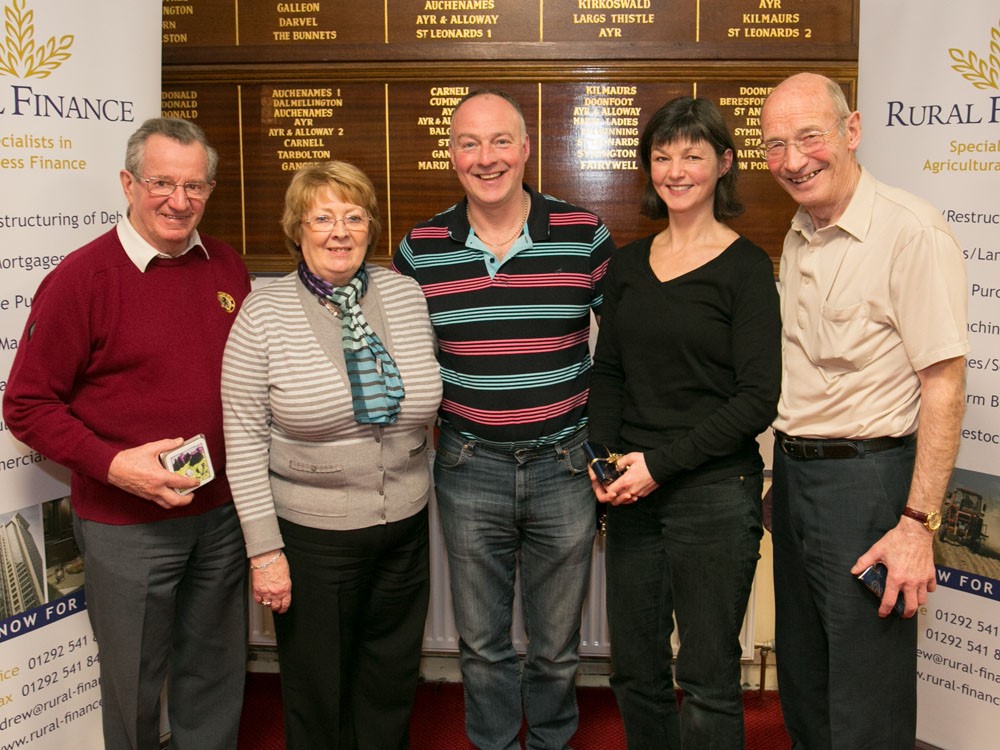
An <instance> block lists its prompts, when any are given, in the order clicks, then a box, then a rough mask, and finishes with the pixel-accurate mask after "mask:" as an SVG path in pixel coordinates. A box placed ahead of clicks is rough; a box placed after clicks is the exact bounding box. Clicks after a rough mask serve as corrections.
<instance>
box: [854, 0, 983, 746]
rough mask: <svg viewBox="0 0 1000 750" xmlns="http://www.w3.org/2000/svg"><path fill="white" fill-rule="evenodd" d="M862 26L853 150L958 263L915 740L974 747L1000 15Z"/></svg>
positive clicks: (896, 4) (872, 18)
mask: <svg viewBox="0 0 1000 750" xmlns="http://www.w3.org/2000/svg"><path fill="white" fill-rule="evenodd" d="M860 32H861V33H860V49H859V56H858V68H859V82H858V91H859V97H858V99H859V101H858V108H859V110H860V111H861V114H862V117H863V123H864V139H863V141H862V146H861V148H860V149H859V155H860V159H861V161H862V163H863V164H864V165H865V166H866V167H868V168H869V169H871V170H872V171H873V172H875V173H876V174H878V175H879V176H880V177H881V179H884V180H887V181H890V182H892V183H894V184H897V185H899V186H901V187H903V188H905V189H906V190H909V191H911V192H913V193H916V194H917V195H919V196H921V197H923V198H925V199H926V200H928V201H930V202H931V203H932V204H933V205H934V206H935V207H936V208H938V209H939V210H940V211H941V214H942V216H943V217H944V218H945V219H946V220H947V222H948V224H949V226H950V228H951V230H952V231H953V232H954V234H955V236H956V237H957V239H958V241H959V244H960V245H961V247H962V252H963V255H964V257H965V261H966V270H967V274H968V294H969V297H968V335H969V343H970V346H971V351H970V353H969V355H968V357H967V361H966V394H965V417H964V421H963V425H962V431H961V446H960V449H959V454H958V460H957V463H956V469H955V471H954V473H953V475H952V478H951V481H950V483H949V486H948V491H947V492H946V494H945V497H944V498H942V506H941V526H940V527H939V528H938V530H937V532H936V536H935V540H934V555H935V563H936V566H937V590H936V591H935V592H934V593H933V594H931V595H930V596H929V597H928V601H927V604H926V606H925V607H923V608H921V610H920V611H919V617H920V628H919V634H920V636H919V637H920V640H919V646H918V654H917V656H918V666H917V669H918V695H919V713H918V737H919V738H920V739H921V740H922V741H923V742H925V743H928V744H929V745H931V746H934V747H941V748H948V749H949V750H960V749H961V748H970V749H971V748H982V747H984V746H985V745H984V744H983V742H984V739H983V738H985V737H996V736H997V735H998V733H1000V478H998V476H997V474H998V468H997V467H998V466H1000V462H998V460H997V459H998V456H1000V380H998V376H997V374H998V373H1000V14H998V11H997V4H996V3H995V2H992V1H987V0H958V1H957V2H955V3H951V4H949V5H948V6H947V10H946V11H945V9H944V8H943V7H942V6H941V5H940V3H937V2H934V1H933V0H920V1H919V2H914V1H912V0H906V1H905V2H903V0H895V1H890V2H886V1H885V0H877V1H876V0H865V1H864V2H862V5H861V30H860ZM987 744H988V743H987Z"/></svg>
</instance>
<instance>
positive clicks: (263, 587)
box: [250, 550, 292, 614]
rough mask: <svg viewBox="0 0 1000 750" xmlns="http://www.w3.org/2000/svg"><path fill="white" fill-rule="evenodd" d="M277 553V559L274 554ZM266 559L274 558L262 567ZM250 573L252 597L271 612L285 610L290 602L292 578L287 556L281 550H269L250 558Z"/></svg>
mask: <svg viewBox="0 0 1000 750" xmlns="http://www.w3.org/2000/svg"><path fill="white" fill-rule="evenodd" d="M275 555H278V558H277V559H274V556H275ZM268 560H274V562H272V563H271V564H270V565H267V567H264V568H259V569H255V568H257V566H260V565H264V564H265V563H267V562H268ZM250 575H251V576H252V577H253V598H254V600H255V601H256V602H257V603H258V604H260V605H261V606H264V607H268V608H269V609H270V610H271V611H272V612H276V613H278V614H281V613H282V612H287V611H288V607H289V605H291V603H292V579H291V576H290V575H289V570H288V558H286V557H285V555H284V553H283V552H281V550H271V551H270V552H265V553H263V554H261V555H256V556H255V557H251V558H250Z"/></svg>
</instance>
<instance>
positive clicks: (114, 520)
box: [3, 119, 250, 750]
mask: <svg viewBox="0 0 1000 750" xmlns="http://www.w3.org/2000/svg"><path fill="white" fill-rule="evenodd" d="M217 161H218V157H217V155H216V153H215V151H214V150H213V149H212V148H211V146H209V144H208V143H207V141H206V139H205V135H204V133H202V131H201V130H200V129H199V128H198V127H197V126H195V125H193V124H191V123H188V122H185V121H183V120H167V119H153V120H149V121H147V122H146V123H144V124H143V125H142V127H140V128H139V130H137V131H136V132H135V133H134V134H133V135H132V137H131V138H130V139H129V142H128V148H127V152H126V158H125V169H123V170H122V171H121V183H122V188H123V190H124V193H125V198H126V200H127V201H128V205H129V212H128V218H127V220H126V221H123V222H121V223H120V224H119V225H118V226H117V227H115V228H114V229H112V230H111V231H110V232H108V233H107V234H104V235H102V236H100V237H98V238H96V239H95V240H93V241H92V242H90V243H89V244H87V245H85V246H84V247H81V248H79V249H78V250H76V251H75V252H73V253H71V254H69V255H68V256H67V257H66V259H65V260H63V261H62V263H60V264H59V266H58V267H57V268H56V269H55V270H53V271H52V272H51V273H50V274H49V275H48V276H46V278H45V279H44V280H43V281H42V283H41V285H40V286H39V288H38V291H37V292H36V293H35V297H34V301H33V304H32V307H31V314H30V316H29V318H28V321H27V325H26V328H25V332H24V336H23V338H22V340H21V343H20V345H19V347H18V351H17V356H16V358H15V360H14V364H13V367H12V369H11V373H10V378H9V380H8V383H7V389H6V392H5V393H4V401H3V414H4V418H5V420H6V421H7V425H8V426H9V428H10V430H11V432H12V433H13V434H14V435H15V436H16V437H17V438H18V439H19V440H22V441H23V442H25V443H26V444H27V445H29V446H31V447H32V448H34V449H35V450H37V451H38V452H39V453H41V454H43V455H44V456H46V457H47V458H48V459H50V460H52V461H55V462H57V463H60V464H63V465H65V466H67V467H69V468H70V469H71V470H72V475H73V477H72V490H71V499H72V503H73V509H74V524H75V531H76V537H77V542H78V543H79V546H80V549H81V550H82V552H83V555H84V565H85V570H86V573H85V578H86V583H85V592H86V598H87V609H88V614H89V616H90V621H91V624H92V625H93V628H94V635H95V636H96V638H97V641H98V643H99V647H100V655H101V667H100V669H101V698H102V703H103V724H104V740H105V747H106V748H109V749H110V750H158V748H159V746H160V736H159V726H160V694H161V691H162V689H163V685H164V680H165V679H166V680H167V685H168V707H169V719H170V728H171V735H172V739H171V742H172V744H171V746H172V747H173V748H177V749H178V750H185V749H191V750H216V749H217V750H224V749H230V750H231V749H232V748H235V747H236V739H237V732H238V728H239V716H240V711H241V708H242V697H243V680H244V674H245V664H246V601H247V598H246V560H245V556H244V553H243V541H242V535H241V533H240V526H239V522H238V521H237V518H236V514H235V512H234V509H233V504H232V496H231V494H230V491H229V484H228V482H227V481H226V476H225V453H224V444H223V436H222V407H221V401H220V395H219V386H220V377H221V365H222V351H223V348H224V346H225V343H226V338H227V336H228V334H229V328H230V326H231V324H232V322H233V320H234V318H235V316H236V312H237V311H238V309H239V306H240V304H241V303H242V301H243V298H244V297H245V296H246V295H247V293H248V292H249V289H250V280H249V275H248V274H247V270H246V268H245V266H244V265H243V262H242V260H241V259H240V257H239V255H238V254H237V253H236V251H235V250H233V249H232V248H231V247H229V246H228V245H226V244H224V243H222V242H219V241H218V240H214V239H211V238H210V237H206V236H204V235H199V233H198V230H197V227H198V223H199V221H200V220H201V217H202V215H203V214H204V212H205V203H206V201H207V200H208V197H209V196H210V195H211V192H212V188H213V187H214V186H215V182H214V181H213V178H214V175H215V167H216V164H217ZM198 434H204V436H205V439H206V442H207V445H208V449H209V453H210V456H211V459H212V461H213V463H214V466H215V472H216V474H215V478H214V480H212V481H210V482H208V483H206V484H205V485H204V486H202V487H198V489H197V490H196V491H194V492H189V493H186V494H181V493H180V492H179V491H180V490H190V489H192V488H193V487H196V486H197V484H198V483H197V480H195V479H193V478H190V477H185V476H180V475H178V474H174V473H173V472H170V471H167V470H166V469H165V468H164V467H163V466H161V464H160V462H159V460H158V456H159V454H160V453H161V452H163V451H169V450H171V449H174V448H176V447H178V446H179V445H181V443H182V442H183V438H190V437H192V436H194V435H198Z"/></svg>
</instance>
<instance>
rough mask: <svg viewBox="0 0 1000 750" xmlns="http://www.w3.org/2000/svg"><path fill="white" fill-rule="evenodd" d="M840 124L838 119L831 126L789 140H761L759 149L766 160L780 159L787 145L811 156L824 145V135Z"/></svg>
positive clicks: (783, 156) (786, 150) (804, 154)
mask: <svg viewBox="0 0 1000 750" xmlns="http://www.w3.org/2000/svg"><path fill="white" fill-rule="evenodd" d="M839 126H840V122H839V121H838V122H837V124H836V125H834V126H833V127H832V128H827V129H826V130H816V131H814V132H811V133H805V134H804V135H801V136H799V137H798V138H792V139H791V140H789V141H763V142H762V143H761V144H760V149H761V151H763V152H764V156H765V157H766V158H767V160H768V161H780V160H781V159H784V158H785V154H786V153H788V147H789V146H795V148H797V149H798V150H799V153H800V154H802V155H803V156H812V155H813V154H815V153H816V152H817V151H819V150H820V149H821V148H823V146H825V145H826V137H827V136H828V135H830V133H832V132H833V131H834V130H836V129H837V128H838V127H839Z"/></svg>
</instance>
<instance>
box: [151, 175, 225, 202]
mask: <svg viewBox="0 0 1000 750" xmlns="http://www.w3.org/2000/svg"><path fill="white" fill-rule="evenodd" d="M136 177H137V179H139V180H140V181H141V182H144V183H146V190H148V191H149V194H150V195H155V196H156V197H157V198H166V197H167V196H170V195H173V194H174V191H175V190H177V188H183V189H184V195H186V196H187V197H188V198H192V199H194V200H205V199H206V198H208V196H210V195H211V194H212V190H214V189H215V183H214V182H185V183H177V182H171V181H170V180H165V179H163V178H162V177H139V176H138V175H136Z"/></svg>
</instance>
